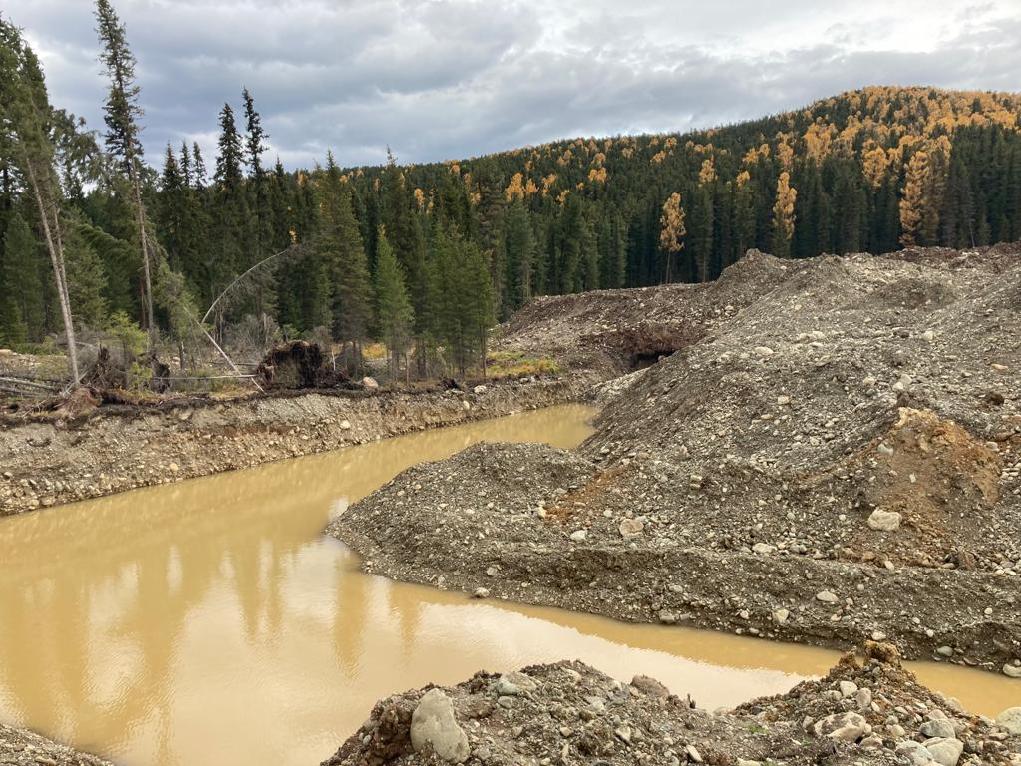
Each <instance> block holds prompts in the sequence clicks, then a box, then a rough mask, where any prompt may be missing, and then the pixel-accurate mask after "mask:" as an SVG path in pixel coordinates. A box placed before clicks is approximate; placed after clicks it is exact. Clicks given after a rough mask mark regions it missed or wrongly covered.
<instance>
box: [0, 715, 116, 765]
mask: <svg viewBox="0 0 1021 766" xmlns="http://www.w3.org/2000/svg"><path fill="white" fill-rule="evenodd" d="M0 765H2V766H111V764H110V763H109V762H107V761H104V760H103V759H102V758H97V757H96V756H94V755H87V754H85V753H79V752H77V751H76V750H73V749H71V748H69V747H67V746H66V745H58V744H57V743H56V742H51V741H50V740H48V739H46V738H45V737H41V736H39V735H38V734H33V733H32V732H29V731H24V730H22V729H13V728H11V727H10V726H5V725H4V724H2V723H0Z"/></svg>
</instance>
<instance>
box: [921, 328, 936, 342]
mask: <svg viewBox="0 0 1021 766" xmlns="http://www.w3.org/2000/svg"><path fill="white" fill-rule="evenodd" d="M922 340H924V341H925V342H926V343H932V342H933V341H934V340H936V333H934V332H933V331H932V330H926V331H925V332H923V333H922Z"/></svg>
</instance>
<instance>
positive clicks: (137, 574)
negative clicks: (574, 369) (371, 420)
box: [0, 406, 1017, 766]
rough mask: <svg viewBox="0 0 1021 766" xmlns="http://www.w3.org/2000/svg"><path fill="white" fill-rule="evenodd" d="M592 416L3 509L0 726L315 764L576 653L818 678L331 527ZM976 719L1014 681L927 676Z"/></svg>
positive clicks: (157, 758) (824, 661)
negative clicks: (512, 591)
mask: <svg viewBox="0 0 1021 766" xmlns="http://www.w3.org/2000/svg"><path fill="white" fill-rule="evenodd" d="M591 414H592V413H591V411H590V410H588V409H586V408H584V407H581V406H565V407H557V408H553V409H549V410H544V411H539V412H534V413H526V414H522V415H514V416H511V417H507V418H502V419H499V420H494V421H488V422H482V423H476V424H471V425H466V426H461V427H456V428H450V429H445V430H438V431H430V432H426V433H421V434H416V435H412V436H407V437H402V438H398V439H393V440H390V441H385V442H379V443H376V444H371V445H366V446H362V447H356V448H352V449H348V450H344V451H340V452H334V453H330V454H325V455H317V456H312V457H305V458H300V459H296V460H291V461H286V462H282V463H275V464H272V465H268V466H264V467H261V468H257V469H252V470H247V471H242V472H238V473H230V474H224V475H220V476H215V477H210V478H206V479H198V480H195V481H188V482H183V483H179V484H175V485H168V486H165V487H157V488H152V489H146V490H139V491H136V492H131V493H127V494H123V495H117V496H114V497H110V498H106V499H103V500H98V501H93V502H87V503H79V504H76V505H71V506H65V507H62V508H57V509H50V510H47V511H41V512H36V513H31V514H26V515H24V516H21V517H16V518H10V519H0V562H2V576H0V720H3V721H4V722H6V723H12V724H15V725H20V726H26V727H29V728H32V729H35V730H37V731H40V732H42V733H44V734H46V735H48V736H51V737H54V738H56V739H59V740H62V741H67V742H70V743H72V744H74V745H76V746H78V747H80V748H83V749H86V750H90V751H93V752H96V753H99V754H101V755H104V756H106V757H108V758H110V759H112V760H114V761H116V762H117V763H119V764H125V765H126V766H143V765H145V766H150V765H152V766H156V765H157V764H158V765H159V766H174V765H175V764H181V765H184V764H200V763H215V764H219V765H220V766H233V765H234V764H238V765H240V764H245V765H246V766H253V765H256V764H267V765H269V764H274V766H276V765H285V764H286V765H290V764H294V765H298V764H301V765H302V766H311V765H312V764H316V763H319V762H320V761H321V760H322V759H323V758H325V757H327V756H328V755H330V754H331V753H332V752H333V751H334V750H335V749H336V748H337V747H338V746H339V745H340V743H341V741H342V740H343V739H345V738H346V737H347V736H348V735H349V734H351V733H352V732H353V731H354V730H355V729H356V728H357V727H358V726H359V725H360V724H361V723H362V722H363V721H364V720H365V719H366V718H367V714H368V711H369V709H370V708H371V706H372V704H373V703H374V702H375V701H376V700H377V699H378V698H380V697H383V696H385V695H387V694H390V693H393V692H396V691H401V690H405V689H408V688H412V687H418V686H422V685H424V684H425V683H427V682H430V681H434V682H439V683H450V682H455V681H460V680H462V679H465V678H467V677H469V676H470V675H471V674H472V673H474V672H475V671H476V670H479V669H480V668H486V669H489V670H505V669H512V668H517V667H519V666H522V665H526V664H530V663H536V662H543V661H550V660H556V659H561V658H565V657H566V658H579V659H582V660H585V661H586V662H589V663H591V664H593V665H595V666H596V667H599V668H601V669H602V670H604V671H606V672H609V673H611V674H612V675H614V676H616V677H618V678H621V679H630V678H631V676H632V675H634V674H635V673H645V674H648V675H651V676H654V677H656V678H659V679H660V680H662V681H663V682H664V683H665V684H666V685H667V686H668V687H669V688H670V689H671V690H672V691H674V692H678V693H680V694H682V695H683V694H685V693H690V694H691V695H692V697H693V698H694V699H695V700H696V701H697V702H698V703H699V705H701V706H703V707H708V708H714V707H717V706H721V705H733V704H736V703H738V702H741V701H743V700H746V699H749V698H751V697H753V696H757V695H761V694H771V693H777V692H782V691H784V690H786V689H788V688H790V687H791V686H793V685H794V684H795V683H796V682H797V681H799V680H800V679H801V678H803V677H805V676H806V675H815V674H821V673H822V672H824V671H825V670H826V669H827V668H828V667H829V666H830V665H831V664H832V663H833V662H834V660H835V659H836V657H837V654H836V653H834V652H829V651H823V650H818V649H811V648H805V647H799V646H793V645H784V644H773V643H767V642H765V641H761V640H756V639H750V638H740V637H737V636H729V635H721V634H716V633H703V632H699V631H695V630H690V629H685V628H678V627H663V626H653V625H626V624H623V623H618V622H613V621H611V620H607V619H602V618H598V617H593V616H589V615H579V614H572V613H567V612H563V611H558V610H554V609H543V608H535V607H528V606H520V605H514V604H507V603H504V602H501V601H476V600H471V599H468V598H467V597H465V596H463V595H460V594H455V593H447V592H444V591H439V590H435V589H431V588H425V587H421V586H415V585H404V584H397V583H393V582H390V581H388V580H385V579H382V578H379V577H374V576H367V575H364V574H361V573H359V572H358V571H357V560H356V558H355V557H354V556H353V555H352V554H351V553H350V552H348V551H347V550H346V549H345V548H344V547H343V546H342V545H340V544H339V543H337V542H335V541H333V540H329V539H326V538H324V537H322V536H320V531H321V530H322V528H323V527H324V526H325V524H326V523H327V521H328V520H329V519H330V517H331V515H332V514H334V513H337V512H339V511H340V510H341V509H343V508H344V507H346V505H347V504H348V503H350V502H353V501H355V500H357V499H358V498H360V497H362V496H364V495H365V494H366V493H368V492H371V491H372V490H374V489H375V488H377V487H379V486H380V485H381V484H383V483H385V482H386V481H388V480H389V479H390V478H392V477H393V476H394V475H395V474H397V473H398V472H399V471H401V470H403V469H404V468H407V467H408V466H410V465H412V464H413V463H417V462H421V461H425V460H436V459H439V458H442V457H445V456H447V455H450V454H452V453H454V452H456V451H458V450H461V449H463V448H464V447H466V446H468V445H469V444H471V443H472V442H475V441H480V440H488V441H499V440H502V441H518V442H521V441H544V442H548V443H551V444H554V445H558V446H565V447H567V446H572V445H575V444H577V443H578V442H580V441H581V440H582V439H583V438H584V437H585V436H586V435H587V434H588V433H589V427H588V424H587V420H588V418H589V417H590V416H591ZM916 670H917V671H918V672H919V673H920V675H921V676H922V677H923V679H924V680H925V681H926V682H927V683H928V684H929V685H931V686H933V687H935V688H937V689H939V690H940V691H943V692H945V693H947V694H951V695H953V696H956V697H958V698H959V699H960V700H961V701H962V702H963V703H964V704H965V705H966V706H968V707H970V708H972V709H973V710H975V711H976V712H983V713H986V714H995V713H997V712H998V711H1000V710H1002V709H1003V708H1005V707H1007V706H1008V704H1009V703H1011V702H1013V703H1016V699H1014V697H1015V696H1016V693H1017V688H1016V685H1011V684H1010V682H1009V680H1008V679H1002V680H1001V679H999V678H997V677H996V676H993V675H992V674H983V673H977V672H973V671H967V670H963V669H959V668H953V667H947V666H941V665H935V664H921V665H918V666H916Z"/></svg>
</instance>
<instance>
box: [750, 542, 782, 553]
mask: <svg viewBox="0 0 1021 766" xmlns="http://www.w3.org/2000/svg"><path fill="white" fill-rule="evenodd" d="M775 551H776V546H775V545H769V544H768V543H755V545H753V546H752V553H755V554H757V555H759V556H768V555H769V554H771V553H773V552H775Z"/></svg>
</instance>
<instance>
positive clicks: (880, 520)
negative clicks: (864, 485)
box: [867, 508, 900, 532]
mask: <svg viewBox="0 0 1021 766" xmlns="http://www.w3.org/2000/svg"><path fill="white" fill-rule="evenodd" d="M867 524H868V525H869V529H875V530H876V531H878V532H895V531H896V530H897V529H898V528H900V514H899V513H897V512H896V511H881V510H879V509H878V508H877V509H876V510H874V511H873V512H872V514H871V515H870V516H869V519H868V522H867Z"/></svg>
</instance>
